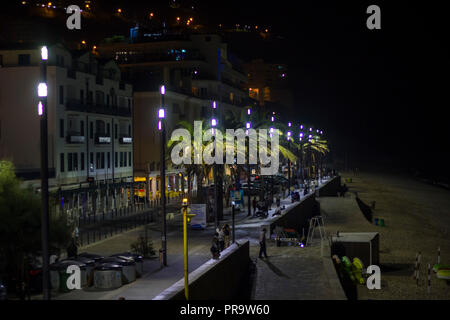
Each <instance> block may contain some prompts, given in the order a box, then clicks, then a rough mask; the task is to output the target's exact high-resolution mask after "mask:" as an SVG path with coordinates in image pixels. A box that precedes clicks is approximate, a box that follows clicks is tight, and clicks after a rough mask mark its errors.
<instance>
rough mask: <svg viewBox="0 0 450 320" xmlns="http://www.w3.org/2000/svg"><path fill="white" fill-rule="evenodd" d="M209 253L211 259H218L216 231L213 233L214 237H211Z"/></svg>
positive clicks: (217, 236) (217, 235)
mask: <svg viewBox="0 0 450 320" xmlns="http://www.w3.org/2000/svg"><path fill="white" fill-rule="evenodd" d="M211 254H212V258H213V259H219V256H220V253H219V234H218V233H217V232H216V233H214V237H213V239H212V244H211Z"/></svg>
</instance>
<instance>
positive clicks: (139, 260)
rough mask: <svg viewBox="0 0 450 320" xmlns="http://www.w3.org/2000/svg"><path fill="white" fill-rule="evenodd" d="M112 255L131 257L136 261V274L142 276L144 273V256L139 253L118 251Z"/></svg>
mask: <svg viewBox="0 0 450 320" xmlns="http://www.w3.org/2000/svg"><path fill="white" fill-rule="evenodd" d="M111 257H119V258H120V257H126V258H131V259H133V260H134V262H135V263H136V276H137V277H141V276H142V274H143V273H144V258H143V257H142V256H141V255H140V254H137V253H131V252H124V253H117V254H113V255H112V256H111Z"/></svg>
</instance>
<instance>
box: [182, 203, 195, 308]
mask: <svg viewBox="0 0 450 320" xmlns="http://www.w3.org/2000/svg"><path fill="white" fill-rule="evenodd" d="M181 206H182V209H183V244H184V246H183V247H184V296H185V297H186V300H189V271H188V237H187V233H188V231H187V224H188V222H190V221H191V218H192V217H195V214H190V213H189V212H190V210H189V208H188V199H187V198H183V203H182V205H181Z"/></svg>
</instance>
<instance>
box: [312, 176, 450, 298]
mask: <svg viewBox="0 0 450 320" xmlns="http://www.w3.org/2000/svg"><path fill="white" fill-rule="evenodd" d="M341 176H342V183H345V179H347V178H352V182H351V183H349V182H347V183H346V184H347V186H348V187H349V192H348V193H347V194H346V197H345V198H342V197H323V198H320V199H318V201H319V202H320V206H321V211H322V215H323V219H324V223H325V230H326V232H327V234H328V235H329V234H336V232H337V231H341V232H366V231H368V232H369V231H370V232H373V231H377V232H379V233H380V268H381V279H382V280H381V286H382V288H381V290H368V289H367V288H366V287H365V286H361V285H359V286H358V299H361V300H367V299H386V300H392V299H394V300H397V299H431V300H434V299H450V284H449V282H448V281H445V280H441V279H438V278H437V277H436V276H435V274H434V273H432V276H431V293H430V294H428V293H427V264H428V263H430V264H431V267H432V266H433V265H434V264H435V263H437V251H438V247H440V250H441V263H445V264H450V212H449V211H450V191H449V190H446V189H443V188H440V187H436V186H432V185H428V184H424V183H422V182H419V181H416V180H414V179H413V178H409V177H407V176H402V175H395V174H373V173H364V172H363V173H358V174H354V173H345V172H344V173H341ZM354 192H357V194H358V196H359V198H360V199H361V200H362V201H363V202H364V203H365V204H367V205H371V203H372V201H375V202H376V203H375V209H374V210H372V213H373V217H374V218H383V219H384V221H385V225H386V226H385V227H380V226H375V225H374V224H370V223H369V222H368V220H366V219H365V218H364V216H363V214H362V213H361V211H360V209H359V207H358V205H357V203H356V200H355V194H354ZM419 251H420V252H421V256H422V258H421V264H420V278H419V279H420V280H419V285H417V284H416V281H415V280H414V279H413V277H412V276H413V272H414V262H415V257H416V254H417V253H418V252H419Z"/></svg>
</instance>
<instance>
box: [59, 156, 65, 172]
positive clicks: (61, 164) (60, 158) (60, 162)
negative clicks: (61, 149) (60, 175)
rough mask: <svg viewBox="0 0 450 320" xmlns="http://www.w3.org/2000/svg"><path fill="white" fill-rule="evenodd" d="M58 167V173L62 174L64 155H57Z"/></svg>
mask: <svg viewBox="0 0 450 320" xmlns="http://www.w3.org/2000/svg"><path fill="white" fill-rule="evenodd" d="M59 167H60V171H61V172H64V153H60V154H59Z"/></svg>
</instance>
